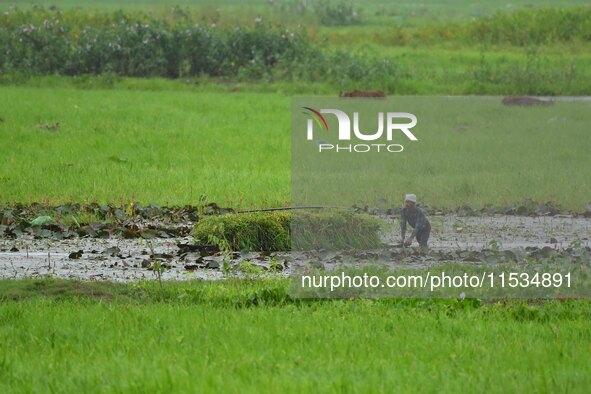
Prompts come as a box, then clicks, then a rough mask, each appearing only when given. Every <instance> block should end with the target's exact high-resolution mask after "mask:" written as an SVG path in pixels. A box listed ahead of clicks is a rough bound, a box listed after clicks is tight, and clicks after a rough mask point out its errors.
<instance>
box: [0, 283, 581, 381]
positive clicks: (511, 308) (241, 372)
mask: <svg viewBox="0 0 591 394" xmlns="http://www.w3.org/2000/svg"><path fill="white" fill-rule="evenodd" d="M263 288H269V289H275V291H271V292H269V293H264V292H261V290H262V289H263ZM282 288H283V287H282V284H281V282H273V281H268V282H267V283H266V284H263V285H261V284H260V283H255V284H248V282H230V283H227V284H221V285H220V284H217V285H211V284H204V283H188V284H167V285H166V291H167V297H170V300H169V302H167V303H165V302H161V301H159V297H160V295H159V290H158V289H157V287H156V286H149V285H147V284H146V285H142V286H139V287H138V286H136V287H132V288H131V289H129V288H122V287H117V286H113V285H111V286H105V285H100V284H92V283H91V284H88V285H84V284H83V283H82V284H78V285H68V282H56V281H41V282H40V281H37V282H31V281H25V282H16V283H15V282H11V281H8V282H7V281H3V282H0V298H7V297H8V298H11V299H13V300H12V301H4V302H2V303H1V304H0V350H1V352H0V354H1V356H0V390H2V391H3V392H39V391H53V392H74V391H77V392H80V391H82V392H154V391H174V392H196V391H197V392H211V391H224V392H261V391H262V392H391V391H392V390H395V391H397V392H416V391H421V392H442V391H443V392H457V391H464V392H481V391H489V392H507V391H512V392H514V391H539V392H556V391H559V392H561V391H568V392H584V391H585V388H586V387H587V385H588V384H589V379H590V378H589V376H591V375H590V374H589V372H590V370H589V349H590V346H591V336H590V334H591V332H590V331H589V325H588V320H589V313H590V304H589V303H587V302H550V303H546V304H545V305H544V306H539V305H535V304H531V305H528V304H526V303H522V302H519V303H509V304H508V305H502V304H487V305H481V306H479V304H478V303H475V302H473V301H472V300H464V301H457V300H450V301H441V300H439V301H438V300H434V301H433V300H398V301H395V300H388V301H376V300H373V301H371V300H359V301H331V302H304V303H292V302H289V301H285V300H284V299H283V298H282V296H281V294H282V292H281V291H280V289H282ZM278 289H279V290H278ZM93 293H94V297H93V295H92V294H93ZM40 294H45V297H42V296H40ZM117 294H120V295H119V297H120V298H119V301H117V298H115V301H112V302H108V301H105V299H106V298H109V297H112V296H113V295H115V297H117ZM264 294H271V296H269V295H267V296H266V297H265V296H264ZM273 295H274V296H273ZM97 296H102V297H103V298H102V301H101V298H99V297H97ZM257 297H258V298H257ZM255 299H256V300H258V301H254V300H255ZM248 300H250V301H248ZM255 303H256V304H257V305H255Z"/></svg>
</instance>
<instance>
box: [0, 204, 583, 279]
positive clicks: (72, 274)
mask: <svg viewBox="0 0 591 394" xmlns="http://www.w3.org/2000/svg"><path fill="white" fill-rule="evenodd" d="M430 220H431V223H432V227H433V230H432V233H431V239H430V242H429V244H430V247H431V251H430V254H429V256H423V257H420V258H415V257H414V256H413V255H412V249H407V250H406V251H401V249H400V248H397V247H396V245H395V244H396V243H398V241H399V236H400V234H399V229H398V228H397V223H396V222H394V221H391V222H390V223H391V225H392V231H391V232H390V233H388V234H384V237H383V241H384V244H385V245H384V248H383V249H382V250H380V251H374V252H375V253H373V254H372V255H371V256H377V257H378V259H379V260H382V261H388V260H390V261H394V260H396V261H397V262H398V263H400V261H403V262H404V263H405V264H406V263H407V262H408V264H409V265H410V266H414V265H429V264H433V263H436V262H439V261H442V260H441V259H442V257H441V256H442V255H444V254H445V253H446V252H449V251H481V250H482V249H484V248H490V247H491V242H492V243H494V244H496V245H498V247H499V248H500V249H501V250H513V251H519V250H522V251H523V250H524V249H525V248H526V247H538V248H543V247H551V248H552V249H553V250H559V251H560V250H563V249H566V248H568V247H569V246H570V245H571V243H572V242H573V241H578V242H577V243H580V245H581V246H583V247H589V246H590V245H591V243H590V241H589V240H590V239H591V219H584V218H570V217H556V216H555V217H538V218H530V217H516V216H499V217H458V216H453V215H452V216H445V217H443V216H436V217H431V218H430ZM193 242H194V241H193V239H192V237H184V238H169V239H153V240H150V241H149V242H148V241H146V240H138V239H133V240H128V239H116V238H111V239H90V238H82V239H70V240H59V241H58V240H54V241H48V240H45V239H33V238H31V237H23V238H17V239H0V278H14V279H18V278H38V277H47V276H52V277H57V278H77V279H83V280H110V281H117V282H134V281H139V280H144V279H145V280H154V279H156V275H155V274H154V273H153V271H152V269H151V268H150V267H151V266H152V265H153V263H154V262H155V261H160V262H162V263H165V264H166V265H167V267H168V269H167V270H166V271H165V272H164V274H163V279H164V280H187V279H211V280H215V279H220V278H223V277H225V275H224V273H223V272H222V269H221V266H222V256H205V257H202V256H200V254H199V253H197V252H195V253H182V251H181V249H179V247H178V246H177V244H179V243H181V244H192V243H193ZM80 251H81V252H80ZM77 252H79V253H77ZM367 256H368V255H367V253H365V254H364V253H361V254H360V255H359V256H357V258H358V260H359V261H364V259H366V258H367ZM371 256H370V257H371ZM401 256H403V257H404V256H406V257H404V258H402V257H401ZM437 256H439V257H437ZM341 257H342V256H341V255H339V253H329V252H317V253H295V252H293V253H287V252H286V253H274V254H272V255H264V254H263V255H262V254H259V253H245V254H235V255H233V256H232V259H231V266H232V267H233V268H234V270H233V273H232V275H237V276H241V275H244V273H243V271H244V270H242V271H241V270H240V269H238V267H239V266H241V263H244V262H248V265H249V266H250V267H254V268H255V269H257V272H264V275H289V274H290V272H291V270H292V269H293V267H296V266H302V265H314V266H316V267H323V268H325V269H327V270H330V269H331V268H332V267H334V266H335V265H336V264H337V263H338V261H339V260H340V258H341ZM407 260H408V261H407ZM271 266H274V267H275V270H274V271H273V273H271V271H270V270H269V268H270V267H271ZM206 267H209V268H206Z"/></svg>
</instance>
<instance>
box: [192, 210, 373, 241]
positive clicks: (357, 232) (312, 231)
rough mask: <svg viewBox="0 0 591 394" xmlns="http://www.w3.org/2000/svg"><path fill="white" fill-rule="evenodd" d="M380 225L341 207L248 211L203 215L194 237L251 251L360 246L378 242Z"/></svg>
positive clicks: (371, 219) (198, 239) (367, 216)
mask: <svg viewBox="0 0 591 394" xmlns="http://www.w3.org/2000/svg"><path fill="white" fill-rule="evenodd" d="M380 228H381V226H380V222H379V220H378V219H376V218H374V217H371V216H369V215H366V214H358V213H354V212H352V211H345V210H336V209H331V210H322V211H290V212H288V211H273V212H249V213H241V214H230V215H223V216H211V217H206V218H205V219H203V220H201V221H200V222H199V223H197V225H196V226H195V240H196V242H197V243H212V242H213V243H218V244H220V243H223V244H224V245H227V246H228V247H229V248H231V249H233V250H242V249H247V250H251V251H255V250H256V251H261V250H262V251H283V250H291V249H292V248H293V249H297V250H310V249H333V250H334V249H363V248H371V247H377V246H379V245H380V239H379V230H380Z"/></svg>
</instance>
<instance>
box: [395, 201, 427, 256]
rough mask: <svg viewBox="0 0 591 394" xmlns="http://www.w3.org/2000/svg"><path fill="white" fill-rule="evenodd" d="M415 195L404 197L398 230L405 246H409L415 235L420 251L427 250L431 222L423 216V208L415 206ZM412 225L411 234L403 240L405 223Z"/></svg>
mask: <svg viewBox="0 0 591 394" xmlns="http://www.w3.org/2000/svg"><path fill="white" fill-rule="evenodd" d="M416 204H417V196H416V195H414V194H407V195H406V197H404V208H402V214H401V217H400V232H401V234H402V236H401V238H402V240H401V242H402V243H403V244H404V245H405V246H410V244H412V241H413V239H414V238H415V237H416V238H417V242H418V243H419V247H420V251H421V252H426V251H427V241H428V240H429V234H430V233H431V223H429V221H428V220H427V218H426V217H425V214H424V213H423V210H422V209H421V208H417V207H416ZM407 222H408V224H410V225H411V226H412V227H413V231H412V234H410V236H409V237H408V238H407V239H406V240H405V239H404V235H405V234H406V223H407Z"/></svg>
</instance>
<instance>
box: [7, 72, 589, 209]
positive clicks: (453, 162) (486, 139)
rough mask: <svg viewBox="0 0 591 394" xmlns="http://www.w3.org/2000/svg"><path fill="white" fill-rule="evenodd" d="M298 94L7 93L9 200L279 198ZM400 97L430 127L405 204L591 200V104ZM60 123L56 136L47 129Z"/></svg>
mask: <svg viewBox="0 0 591 394" xmlns="http://www.w3.org/2000/svg"><path fill="white" fill-rule="evenodd" d="M162 85H163V86H164V87H166V86H171V87H174V86H176V83H174V82H170V83H166V82H162ZM401 100H402V101H401ZM291 101H292V100H291V97H290V96H288V95H285V94H277V93H248V92H237V93H228V92H202V91H195V92H192V91H174V90H171V91H169V90H166V89H165V88H164V89H162V90H156V91H150V90H126V89H110V90H102V89H94V90H80V89H68V88H64V87H57V88H52V89H48V88H29V87H5V88H3V89H2V93H1V94H0V108H1V111H2V112H1V113H0V117H3V118H4V122H3V123H1V124H0V138H1V139H2V141H3V144H2V145H1V146H0V156H1V157H2V158H3V163H4V164H3V166H2V169H1V173H0V191H1V195H2V199H3V201H4V202H9V203H10V202H12V201H20V202H28V201H39V200H42V201H43V202H45V200H46V199H49V202H50V203H56V204H57V203H62V202H69V201H85V200H89V201H93V200H94V199H95V198H96V199H97V200H98V201H99V202H110V203H116V204H117V203H119V201H120V199H121V198H124V199H125V201H128V200H130V199H131V196H132V194H133V195H134V197H135V200H136V201H140V202H142V203H145V204H147V203H157V204H165V203H169V204H180V205H183V204H187V203H191V204H197V203H199V202H200V197H201V196H202V195H206V196H207V198H208V200H209V201H215V202H217V203H218V204H222V205H225V206H232V207H235V208H248V207H251V206H255V207H263V206H284V205H285V204H286V203H289V202H290V188H291V185H290V171H291V160H290V154H291V153H290V152H291V150H290V146H291ZM397 102H399V103H407V104H404V105H408V106H409V108H417V110H419V111H422V112H420V113H419V115H420V118H421V120H422V124H421V125H419V126H417V127H418V130H419V131H418V132H419V133H420V135H421V142H420V144H416V145H412V146H408V148H407V152H405V153H403V156H401V157H400V159H399V160H397V161H396V162H395V163H394V164H393V165H395V166H396V167H395V168H396V174H392V176H393V178H392V179H391V180H389V181H388V182H389V184H391V190H390V191H387V193H386V194H388V195H389V196H391V198H392V200H393V201H395V202H396V204H397V202H398V199H399V197H400V196H402V195H403V194H404V193H405V191H406V190H414V191H416V193H417V194H418V195H419V196H420V198H421V201H423V202H424V203H427V204H430V205H435V206H439V207H451V208H455V207H458V206H461V205H465V204H468V205H473V206H475V207H482V206H483V205H484V204H488V205H491V204H492V205H496V206H503V205H506V204H519V203H521V202H523V200H525V199H526V198H532V199H534V200H535V201H540V200H544V201H548V200H551V201H556V202H558V204H559V205H560V206H562V207H563V208H565V209H574V210H584V208H585V206H586V204H587V203H588V199H589V189H590V185H589V182H588V179H587V177H586V171H585V169H586V168H589V167H590V165H591V161H590V160H591V159H590V158H589V155H588V154H587V152H588V151H589V149H590V145H589V139H588V138H586V120H585V119H586V118H585V115H584V113H586V108H587V107H588V106H589V104H588V103H586V102H582V103H557V104H556V105H555V106H553V107H552V108H547V107H543V108H506V107H503V106H502V105H501V104H500V98H498V99H491V98H482V99H471V100H468V99H464V100H463V101H457V100H455V101H454V100H451V101H449V100H448V101H446V100H445V99H436V98H433V99H430V98H425V99H418V98H417V99H413V98H407V99H398V100H397ZM430 103H431V104H430ZM479 103H480V104H479ZM432 106H435V107H437V108H438V109H437V111H436V112H433V111H431V110H430V109H429V108H432ZM497 107H498V108H497ZM421 108H422V109H421ZM464 112H465V114H464V115H462V114H463V113H464ZM423 114H424V115H423ZM499 115H500V116H501V117H502V118H503V121H500V120H498V119H497V117H498V116H499ZM439 116H440V117H441V118H437V119H435V118H436V117H439ZM443 118H445V120H441V119H443ZM524 119H528V126H527V128H523V127H522V126H521V122H522V121H523V120H524ZM55 123H59V129H58V130H56V131H51V130H47V129H45V128H39V125H49V126H51V125H53V124H55ZM489 127H494V128H495V129H494V130H490V129H489ZM498 128H501V129H498ZM574 142H576V143H574ZM468 152H469V153H470V154H467V153H468ZM541 155H542V156H544V157H545V160H539V159H540V156H541ZM435 169H437V170H435ZM405 174H406V176H405ZM323 182H328V183H327V185H330V181H328V180H326V179H324V180H323ZM171 191H174V192H173V193H172V192H171ZM316 203H317V202H316Z"/></svg>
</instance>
